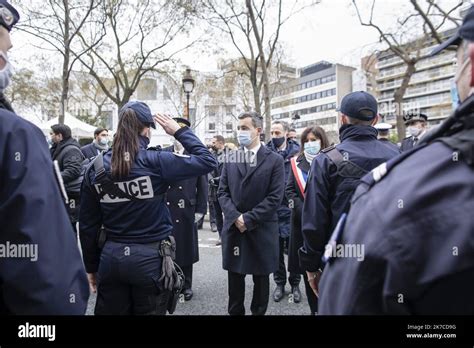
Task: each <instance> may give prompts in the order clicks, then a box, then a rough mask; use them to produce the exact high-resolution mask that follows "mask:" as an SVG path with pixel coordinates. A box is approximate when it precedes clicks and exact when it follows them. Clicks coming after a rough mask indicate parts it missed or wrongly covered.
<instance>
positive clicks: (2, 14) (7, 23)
mask: <svg viewBox="0 0 474 348" xmlns="http://www.w3.org/2000/svg"><path fill="white" fill-rule="evenodd" d="M13 22H15V16H14V15H13V13H12V11H10V10H9V9H8V8H6V7H5V6H2V5H0V25H3V26H4V27H5V28H6V29H7V30H8V31H10V29H11V27H12V25H13Z"/></svg>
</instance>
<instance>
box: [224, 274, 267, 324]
mask: <svg viewBox="0 0 474 348" xmlns="http://www.w3.org/2000/svg"><path fill="white" fill-rule="evenodd" d="M252 278H253V296H252V303H251V305H250V311H251V312H252V315H265V313H266V312H267V308H268V298H269V296H270V278H269V275H253V276H252ZM228 285H229V307H228V311H229V314H230V315H245V306H244V301H245V274H239V273H234V272H230V271H229V272H228Z"/></svg>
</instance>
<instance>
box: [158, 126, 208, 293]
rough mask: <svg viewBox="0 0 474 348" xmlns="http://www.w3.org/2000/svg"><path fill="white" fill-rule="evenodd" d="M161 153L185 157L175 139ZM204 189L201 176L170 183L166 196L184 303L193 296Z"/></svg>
mask: <svg viewBox="0 0 474 348" xmlns="http://www.w3.org/2000/svg"><path fill="white" fill-rule="evenodd" d="M175 121H176V122H178V124H179V125H181V126H187V127H190V126H191V124H190V123H189V121H188V120H186V119H184V118H179V117H177V118H175ZM163 151H170V152H174V153H175V154H176V155H179V156H183V155H188V152H187V151H186V150H185V149H184V147H183V145H182V144H181V143H180V142H179V141H177V140H175V142H174V146H170V147H167V148H165V149H163ZM207 190H208V184H207V176H206V175H201V176H198V177H193V178H191V179H186V180H180V181H176V182H173V183H171V184H170V186H169V188H168V192H167V194H166V200H167V202H166V204H167V205H168V208H169V210H170V213H171V220H172V221H173V236H174V238H175V240H176V263H177V264H178V265H179V266H180V267H181V269H182V270H183V273H184V276H185V283H184V287H183V291H182V293H183V295H184V299H185V300H186V301H189V300H191V298H192V297H193V290H192V284H193V264H194V263H196V262H198V261H199V247H198V231H197V222H198V221H199V220H200V219H201V218H202V217H203V216H204V215H205V214H206V210H207V194H208V192H207Z"/></svg>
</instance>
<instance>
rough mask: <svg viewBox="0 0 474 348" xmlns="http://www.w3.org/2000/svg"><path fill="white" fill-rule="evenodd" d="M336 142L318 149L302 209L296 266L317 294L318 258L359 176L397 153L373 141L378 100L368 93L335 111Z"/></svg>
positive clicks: (356, 95)
mask: <svg viewBox="0 0 474 348" xmlns="http://www.w3.org/2000/svg"><path fill="white" fill-rule="evenodd" d="M339 111H340V113H341V123H342V127H341V128H340V130H339V138H340V139H341V143H340V144H339V145H337V146H331V147H329V148H326V149H324V150H322V151H321V153H320V154H319V155H318V156H317V157H316V158H315V159H314V160H313V162H312V164H311V174H310V176H309V178H308V183H307V186H306V193H305V197H306V199H305V201H304V206H303V217H302V233H303V240H304V243H303V247H302V248H300V255H299V256H300V264H301V266H302V268H303V269H304V270H306V272H307V275H308V282H309V284H310V285H311V287H312V288H313V290H314V291H315V292H317V287H318V282H319V276H320V275H321V269H320V268H321V266H322V265H321V256H322V255H323V252H324V248H325V245H326V243H327V242H328V240H329V237H330V235H331V232H332V230H333V229H334V227H335V225H336V223H337V221H338V220H339V217H340V216H341V215H342V214H343V213H344V212H347V211H348V209H349V204H350V198H351V196H352V194H353V192H354V190H355V188H356V187H357V185H358V184H359V181H360V178H361V177H362V176H364V175H365V174H366V173H367V172H368V171H370V170H372V169H373V168H375V167H377V166H378V165H380V164H381V163H383V162H386V161H388V160H389V159H390V158H392V157H395V156H396V155H398V151H395V150H393V149H391V148H389V147H387V146H386V145H384V144H382V143H381V142H380V141H378V140H377V130H376V129H375V128H374V127H373V125H375V124H376V122H377V120H378V115H377V101H376V100H375V98H374V97H373V96H372V95H370V94H369V93H367V92H362V91H361V92H353V93H349V94H348V95H346V96H345V97H344V98H343V99H342V101H341V107H340V108H339Z"/></svg>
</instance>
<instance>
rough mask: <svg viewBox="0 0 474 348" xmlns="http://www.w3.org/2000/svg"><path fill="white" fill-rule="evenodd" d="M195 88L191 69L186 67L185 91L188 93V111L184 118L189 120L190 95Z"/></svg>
mask: <svg viewBox="0 0 474 348" xmlns="http://www.w3.org/2000/svg"><path fill="white" fill-rule="evenodd" d="M193 89H194V79H193V77H192V76H191V69H186V72H185V73H184V76H183V91H184V93H186V112H185V114H184V118H185V119H187V120H189V96H190V95H191V93H192V92H193Z"/></svg>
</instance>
